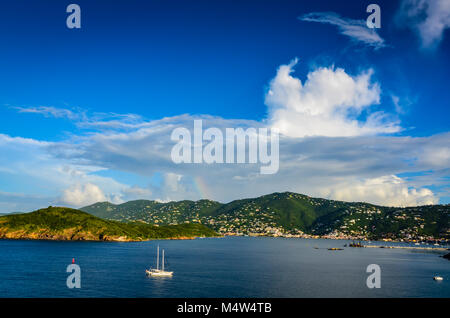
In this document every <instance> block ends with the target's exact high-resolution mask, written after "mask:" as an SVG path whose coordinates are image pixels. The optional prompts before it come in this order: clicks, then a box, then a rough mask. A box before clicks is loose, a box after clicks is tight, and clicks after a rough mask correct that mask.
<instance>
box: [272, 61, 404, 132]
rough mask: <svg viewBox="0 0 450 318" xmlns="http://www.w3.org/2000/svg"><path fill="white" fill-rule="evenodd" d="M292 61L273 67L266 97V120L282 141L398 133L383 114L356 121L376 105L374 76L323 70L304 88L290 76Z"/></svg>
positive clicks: (309, 78)
mask: <svg viewBox="0 0 450 318" xmlns="http://www.w3.org/2000/svg"><path fill="white" fill-rule="evenodd" d="M296 64H297V59H295V60H294V61H292V62H291V63H290V64H288V65H282V66H280V67H279V68H278V71H277V74H276V76H275V78H274V79H273V80H272V81H271V82H270V88H269V90H268V92H267V94H266V99H265V102H266V105H267V106H268V107H269V121H270V123H271V124H272V126H273V127H276V128H278V129H279V130H280V132H281V133H283V134H284V135H286V136H290V137H304V136H333V137H334V136H359V135H374V134H380V133H394V132H398V131H399V130H400V127H399V126H398V123H397V122H396V121H389V119H388V116H387V115H386V114H385V113H383V112H375V113H372V114H371V115H369V116H368V117H367V119H366V120H365V121H358V120H357V119H356V116H357V115H359V114H360V113H361V112H362V111H363V110H364V109H367V108H368V107H369V106H371V105H374V104H379V102H380V87H379V85H378V83H371V76H372V73H373V71H372V70H370V69H369V70H367V71H365V72H362V73H361V74H359V75H357V76H351V75H349V74H347V73H346V72H345V70H344V69H342V68H334V67H329V68H327V67H322V68H318V69H316V70H314V71H312V72H310V73H309V74H308V75H307V78H306V80H305V82H304V83H302V81H301V80H300V79H299V78H296V77H294V76H292V72H293V67H294V66H295V65H296Z"/></svg>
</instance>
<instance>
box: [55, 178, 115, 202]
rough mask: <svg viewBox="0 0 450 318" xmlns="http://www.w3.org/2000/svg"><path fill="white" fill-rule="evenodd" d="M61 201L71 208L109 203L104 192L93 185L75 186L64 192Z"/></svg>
mask: <svg viewBox="0 0 450 318" xmlns="http://www.w3.org/2000/svg"><path fill="white" fill-rule="evenodd" d="M61 201H62V202H63V203H66V204H68V205H71V206H77V207H81V206H85V205H89V204H92V203H96V202H104V201H107V198H106V196H105V194H104V193H103V191H102V190H101V189H100V188H99V187H98V186H96V185H95V184H92V183H87V184H84V185H80V184H77V185H74V186H72V187H70V188H68V189H66V190H64V191H63V194H62V197H61Z"/></svg>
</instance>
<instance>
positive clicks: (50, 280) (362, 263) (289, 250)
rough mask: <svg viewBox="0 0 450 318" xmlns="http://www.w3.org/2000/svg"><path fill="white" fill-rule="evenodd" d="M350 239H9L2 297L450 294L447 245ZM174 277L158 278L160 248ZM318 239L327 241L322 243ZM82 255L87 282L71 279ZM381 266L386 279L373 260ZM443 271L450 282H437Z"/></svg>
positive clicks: (1, 245) (0, 248) (0, 261)
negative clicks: (400, 245)
mask: <svg viewBox="0 0 450 318" xmlns="http://www.w3.org/2000/svg"><path fill="white" fill-rule="evenodd" d="M345 243H347V241H337V240H306V239H283V238H252V237H227V238H211V239H197V240H188V241H149V242H138V243H100V242H54V241H6V240H4V241H0V297H450V261H448V260H446V259H443V258H441V257H438V256H439V255H442V254H443V253H444V252H424V251H421V252H418V251H411V250H402V249H378V248H345V249H344V250H343V251H329V250H327V248H329V247H342V246H343V245H344V244H345ZM158 244H159V245H160V246H161V248H164V249H165V251H166V256H167V261H168V268H169V269H170V270H172V271H174V276H173V277H172V278H149V277H146V275H145V273H144V271H145V269H146V268H148V267H150V266H154V264H155V262H156V247H157V245H158ZM313 247H319V249H314V248H313ZM72 258H75V260H76V263H77V264H78V265H80V267H81V289H68V288H67V287H66V278H67V276H68V275H69V274H67V273H66V267H67V265H69V264H70V263H71V261H72ZM373 263H375V264H378V265H380V266H381V288H380V289H369V288H367V286H366V279H367V277H368V275H369V274H368V273H366V267H367V265H369V264H373ZM437 274H439V275H440V276H442V277H444V281H442V282H436V281H433V279H432V277H433V276H435V275H437Z"/></svg>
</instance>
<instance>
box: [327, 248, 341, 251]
mask: <svg viewBox="0 0 450 318" xmlns="http://www.w3.org/2000/svg"><path fill="white" fill-rule="evenodd" d="M328 250H329V251H342V250H343V248H339V247H330V248H329V249H328Z"/></svg>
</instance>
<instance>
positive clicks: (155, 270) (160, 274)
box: [145, 245, 173, 277]
mask: <svg viewBox="0 0 450 318" xmlns="http://www.w3.org/2000/svg"><path fill="white" fill-rule="evenodd" d="M161 265H162V266H161V269H159V245H158V251H157V253H156V268H150V270H148V269H146V270H145V273H146V274H147V275H148V276H156V277H167V276H172V275H173V272H167V271H165V270H164V250H162V260H161Z"/></svg>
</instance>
